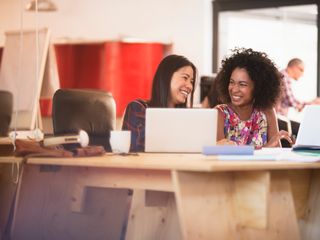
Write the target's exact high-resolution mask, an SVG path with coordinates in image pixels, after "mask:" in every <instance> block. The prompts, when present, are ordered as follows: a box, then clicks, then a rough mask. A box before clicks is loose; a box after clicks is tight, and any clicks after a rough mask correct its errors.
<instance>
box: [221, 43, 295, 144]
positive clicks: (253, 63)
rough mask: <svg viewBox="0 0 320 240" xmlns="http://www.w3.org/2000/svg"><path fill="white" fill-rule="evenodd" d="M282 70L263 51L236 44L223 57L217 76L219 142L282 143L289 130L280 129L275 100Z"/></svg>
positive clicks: (279, 87)
mask: <svg viewBox="0 0 320 240" xmlns="http://www.w3.org/2000/svg"><path fill="white" fill-rule="evenodd" d="M281 77H282V76H281V73H280V72H279V71H278V69H277V68H276V66H275V65H274V63H273V62H272V61H271V60H270V59H269V58H268V56H267V55H266V54H265V53H263V52H257V51H254V50H252V49H244V48H236V49H234V50H233V54H232V55H231V56H230V57H228V58H226V59H224V60H223V61H222V67H221V69H220V71H219V73H218V75H217V77H216V81H217V82H216V84H217V85H216V86H217V91H218V92H219V97H220V99H221V100H222V102H223V103H225V104H220V105H217V106H216V107H215V108H216V109H218V113H219V114H218V135H217V140H218V143H219V144H237V145H253V146H254V147H255V148H261V147H279V146H281V144H280V139H282V138H284V139H286V140H288V141H289V142H290V144H292V140H291V138H290V136H289V134H288V132H286V131H280V132H279V130H278V125H277V119H276V114H275V110H274V106H275V103H276V101H277V99H278V96H279V94H280V90H281V86H280V85H281Z"/></svg>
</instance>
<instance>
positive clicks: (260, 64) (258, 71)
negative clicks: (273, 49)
mask: <svg viewBox="0 0 320 240" xmlns="http://www.w3.org/2000/svg"><path fill="white" fill-rule="evenodd" d="M232 52H233V54H232V55H231V56H230V57H227V58H225V59H224V60H222V67H221V69H220V71H219V72H218V74H217V77H216V81H217V83H216V84H217V90H218V92H219V98H220V99H221V100H222V102H224V103H230V102H231V99H230V95H229V91H228V86H229V81H230V77H231V74H232V72H233V70H234V69H236V68H244V69H246V70H247V72H248V74H249V77H250V78H251V80H252V81H253V83H254V90H253V99H254V102H253V107H254V108H257V109H260V110H264V109H269V108H272V107H274V105H275V104H276V102H277V100H278V98H279V95H280V92H281V82H282V81H281V78H282V74H281V73H280V72H279V70H278V69H277V67H276V66H275V64H274V63H273V62H272V61H271V60H270V59H269V58H268V56H267V54H266V53H264V52H257V51H254V50H252V49H251V48H249V49H246V48H235V49H233V50H232Z"/></svg>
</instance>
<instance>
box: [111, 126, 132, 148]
mask: <svg viewBox="0 0 320 240" xmlns="http://www.w3.org/2000/svg"><path fill="white" fill-rule="evenodd" d="M130 143H131V131H121V130H113V131H110V145H111V149H112V152H114V153H128V152H129V150H130Z"/></svg>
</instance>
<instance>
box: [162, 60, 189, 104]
mask: <svg viewBox="0 0 320 240" xmlns="http://www.w3.org/2000/svg"><path fill="white" fill-rule="evenodd" d="M193 75H194V73H193V69H192V67H190V66H185V67H182V68H179V69H178V70H177V71H176V72H174V73H173V75H172V78H171V82H170V96H169V101H168V107H175V106H176V105H178V104H182V103H185V102H186V101H187V98H188V95H189V94H190V93H191V91H192V89H193V83H194V79H193Z"/></svg>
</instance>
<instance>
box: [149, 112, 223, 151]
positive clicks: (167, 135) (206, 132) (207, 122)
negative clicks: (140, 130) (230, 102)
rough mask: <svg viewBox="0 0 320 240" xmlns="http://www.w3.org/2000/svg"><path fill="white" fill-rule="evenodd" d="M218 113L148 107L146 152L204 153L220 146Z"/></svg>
mask: <svg viewBox="0 0 320 240" xmlns="http://www.w3.org/2000/svg"><path fill="white" fill-rule="evenodd" d="M216 138H217V110H216V109H201V108H147V110H146V132H145V151H146V152H181V153H185V152H187V153H191V152H194V153H200V152H201V151H202V148H203V147H204V146H212V145H215V144H216Z"/></svg>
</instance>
